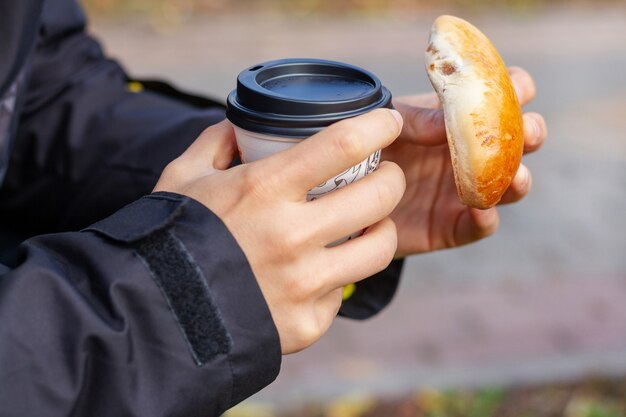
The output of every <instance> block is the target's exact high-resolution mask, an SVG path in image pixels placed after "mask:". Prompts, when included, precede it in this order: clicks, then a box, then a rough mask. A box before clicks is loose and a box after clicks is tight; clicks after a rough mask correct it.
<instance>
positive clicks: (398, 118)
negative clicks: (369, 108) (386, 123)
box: [391, 109, 404, 127]
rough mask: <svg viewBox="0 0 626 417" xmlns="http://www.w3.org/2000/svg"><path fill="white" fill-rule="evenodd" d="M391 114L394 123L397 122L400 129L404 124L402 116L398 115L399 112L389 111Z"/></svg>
mask: <svg viewBox="0 0 626 417" xmlns="http://www.w3.org/2000/svg"><path fill="white" fill-rule="evenodd" d="M391 114H392V115H393V117H394V118H395V119H396V122H398V126H400V127H402V125H403V124H404V121H403V120H402V116H401V115H400V112H399V111H398V110H396V109H391Z"/></svg>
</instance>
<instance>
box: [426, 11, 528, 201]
mask: <svg viewBox="0 0 626 417" xmlns="http://www.w3.org/2000/svg"><path fill="white" fill-rule="evenodd" d="M426 68H427V72H428V77H429V78H430V81H431V83H432V85H433V87H434V88H435V91H437V95H438V96H439V99H440V100H441V103H442V105H443V112H444V117H445V124H446V134H447V136H448V146H449V147H450V156H451V158H452V167H453V169H454V179H455V182H456V186H457V191H458V194H459V197H460V199H461V201H462V202H463V203H464V204H466V205H468V206H470V207H476V208H480V209H486V208H489V207H492V206H494V205H495V204H496V203H498V201H500V198H501V197H502V194H504V192H505V191H506V189H507V188H508V186H509V184H510V183H511V181H512V180H513V177H514V176H515V173H516V172H517V168H518V167H519V164H520V161H521V158H522V152H523V147H524V138H523V136H524V135H523V127H522V111H521V108H520V104H519V101H518V99H517V95H516V94H515V89H514V88H513V85H512V83H511V79H510V77H509V73H508V71H507V68H506V66H505V65H504V62H503V61H502V58H500V55H499V54H498V51H496V49H495V47H494V46H493V45H492V44H491V42H490V41H489V39H487V37H486V36H485V35H484V34H483V33H482V32H480V31H479V30H478V29H477V28H475V27H474V26H472V25H471V24H470V23H468V22H466V21H465V20H462V19H459V18H457V17H453V16H440V17H439V18H437V20H435V23H434V24H433V27H432V31H431V34H430V39H429V44H428V48H427V49H426Z"/></svg>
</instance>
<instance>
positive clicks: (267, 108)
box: [226, 58, 391, 244]
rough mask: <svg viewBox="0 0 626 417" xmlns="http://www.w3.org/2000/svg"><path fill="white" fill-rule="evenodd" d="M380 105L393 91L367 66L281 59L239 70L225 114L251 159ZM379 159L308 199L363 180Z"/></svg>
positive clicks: (371, 159)
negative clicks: (362, 67) (366, 68)
mask: <svg viewBox="0 0 626 417" xmlns="http://www.w3.org/2000/svg"><path fill="white" fill-rule="evenodd" d="M381 107H386V108H391V93H390V92H389V90H388V89H386V88H385V87H383V86H382V84H381V82H380V80H379V79H378V78H377V77H376V76H375V75H373V74H372V73H370V72H368V71H366V70H364V69H361V68H358V67H355V66H353V65H349V64H344V63H341V62H335V61H326V60H319V59H307V58H300V59H282V60H276V61H269V62H264V63H261V64H258V65H254V66H252V67H250V68H247V69H246V70H244V71H242V72H241V73H240V74H239V76H238V77H237V88H236V89H235V90H233V91H232V92H231V93H230V95H229V96H228V100H227V111H226V116H227V117H228V119H229V120H230V121H231V123H232V124H233V125H234V126H235V135H236V138H237V146H238V147H239V153H240V156H241V160H242V162H243V163H247V162H252V161H256V160H258V159H261V158H265V157H267V156H270V155H272V154H274V153H276V152H280V151H284V150H286V149H288V148H290V147H291V146H294V145H296V144H297V143H299V142H301V141H302V140H306V138H308V137H309V136H311V135H314V134H315V133H317V132H319V131H321V130H323V129H324V128H326V127H328V126H329V125H331V124H333V123H335V122H338V121H340V120H343V119H347V118H350V117H355V116H358V115H361V114H365V113H367V112H369V111H371V110H374V109H377V108H381ZM379 161H380V150H379V151H377V152H374V153H373V154H372V155H370V156H369V157H368V158H366V159H365V160H364V161H362V162H361V163H359V164H357V165H355V166H353V167H350V168H348V169H347V170H345V171H344V172H342V173H340V174H338V175H336V176H334V177H333V178H329V179H328V180H327V181H326V182H324V183H323V184H320V185H318V186H317V187H315V188H313V189H312V190H310V191H309V192H308V195H307V198H308V199H309V200H312V199H316V198H320V197H322V196H323V195H325V194H327V193H329V192H332V191H334V190H337V189H339V188H341V187H344V186H346V185H348V184H351V183H352V182H354V181H357V180H359V179H361V178H363V177H364V176H365V175H367V174H369V173H370V172H372V171H374V170H375V169H376V168H377V167H378V163H379ZM359 234H360V232H357V233H355V234H354V235H353V236H356V235H359ZM346 239H347V238H346ZM343 240H345V239H343ZM343 240H342V241H343ZM336 243H338V242H335V244H336Z"/></svg>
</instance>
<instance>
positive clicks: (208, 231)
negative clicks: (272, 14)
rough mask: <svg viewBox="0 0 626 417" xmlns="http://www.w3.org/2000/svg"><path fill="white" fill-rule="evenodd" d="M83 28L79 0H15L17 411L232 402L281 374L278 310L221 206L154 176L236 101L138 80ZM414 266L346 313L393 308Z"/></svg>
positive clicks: (2, 233)
mask: <svg viewBox="0 0 626 417" xmlns="http://www.w3.org/2000/svg"><path fill="white" fill-rule="evenodd" d="M84 28H85V19H84V16H83V14H82V11H81V10H80V8H79V7H78V6H77V5H76V4H75V3H74V0H46V1H43V0H19V1H15V0H0V102H1V101H3V100H4V102H5V104H6V103H8V101H7V100H6V98H7V97H9V95H8V93H9V92H10V91H11V89H13V91H14V92H16V94H15V98H16V100H14V102H12V103H13V105H12V106H11V110H10V112H7V111H5V116H6V115H7V114H8V115H9V116H8V118H6V117H5V119H6V120H9V123H8V125H7V126H6V128H5V131H2V130H1V129H0V178H1V177H3V178H2V180H1V181H2V187H1V188H0V259H2V262H1V263H0V416H1V417H8V416H20V417H23V416H151V417H158V416H211V415H218V414H220V413H222V412H223V411H224V410H226V409H228V408H229V407H232V406H233V405H234V404H236V403H237V402H239V401H241V400H243V399H244V398H246V397H248V396H250V395H252V394H253V393H255V392H256V391H258V390H260V389H261V388H263V387H264V386H265V385H267V384H269V383H270V382H271V381H272V380H273V379H274V378H275V377H276V375H277V373H278V371H279V368H280V359H281V356H280V346H279V340H278V335H277V332H276V328H275V327H274V324H273V322H272V319H271V316H270V314H269V310H268V308H267V305H266V304H265V301H264V299H263V297H262V294H261V292H260V290H259V288H258V286H257V284H256V280H255V278H254V276H253V274H252V271H251V269H250V266H249V264H248V262H247V260H246V258H245V256H244V254H243V252H242V251H241V249H240V248H239V246H238V245H237V242H236V241H235V240H234V239H233V237H232V235H231V234H230V233H229V231H228V230H227V228H226V227H225V226H224V224H223V223H222V222H221V221H220V219H219V218H218V217H217V216H215V215H214V214H213V213H211V212H210V211H209V210H208V209H207V208H206V207H204V206H203V205H201V204H200V203H198V202H196V201H194V200H192V199H190V198H187V197H184V196H180V195H176V194H170V193H156V194H151V195H148V194H149V193H150V190H151V189H152V188H153V186H154V184H155V183H156V180H157V179H158V177H159V174H160V172H161V170H162V169H163V167H164V166H165V165H166V164H167V163H168V162H169V161H171V160H172V159H174V158H175V157H176V156H178V155H179V154H180V153H182V152H183V150H184V149H185V148H186V147H187V146H188V145H189V144H190V143H191V142H192V141H193V140H194V139H195V138H196V137H197V136H198V134H199V133H200V132H201V131H202V130H203V129H204V128H205V127H206V126H207V125H210V124H213V123H215V122H217V121H219V120H221V119H223V117H224V110H223V107H222V106H221V105H220V104H218V103H215V102H212V101H211V100H208V99H205V98H201V97H196V96H193V95H188V94H183V93H180V92H178V91H176V90H174V89H172V88H171V87H169V86H167V85H165V84H162V83H158V82H144V83H143V86H144V90H143V91H141V92H131V91H129V89H128V87H127V86H128V82H129V81H130V80H129V78H128V76H127V75H126V74H125V72H124V71H123V70H122V68H121V67H120V66H119V65H118V64H117V63H115V62H114V61H111V60H108V59H106V58H105V57H104V56H103V53H102V51H101V48H100V46H99V45H98V43H97V42H96V41H95V40H94V39H93V38H92V37H90V36H89V35H87V34H86V33H85V31H84ZM0 104H1V103H0ZM5 110H6V109H5ZM5 124H6V123H5ZM1 127H2V125H1V124H0V128H1ZM32 236H36V237H32ZM26 237H30V238H29V239H27V240H26V241H25V242H24V243H22V244H21V245H20V246H19V248H17V249H15V247H14V246H15V245H14V242H17V241H18V240H22V238H26ZM401 266H402V263H401V262H394V263H393V264H392V265H391V266H390V267H389V268H388V269H387V270H385V271H383V272H382V273H380V274H377V275H376V276H374V277H371V278H368V279H367V280H365V281H364V282H362V283H361V284H359V285H358V286H357V289H356V291H355V293H354V295H353V296H352V297H351V298H350V299H349V300H348V301H346V302H345V303H344V305H343V306H342V309H341V314H343V315H347V316H350V317H353V318H367V317H369V316H371V315H373V314H375V313H376V312H378V311H379V310H380V309H381V308H382V307H384V306H385V305H386V304H387V303H388V302H389V301H390V299H391V297H392V296H393V293H394V292H395V289H396V286H397V283H398V277H399V274H400V269H401Z"/></svg>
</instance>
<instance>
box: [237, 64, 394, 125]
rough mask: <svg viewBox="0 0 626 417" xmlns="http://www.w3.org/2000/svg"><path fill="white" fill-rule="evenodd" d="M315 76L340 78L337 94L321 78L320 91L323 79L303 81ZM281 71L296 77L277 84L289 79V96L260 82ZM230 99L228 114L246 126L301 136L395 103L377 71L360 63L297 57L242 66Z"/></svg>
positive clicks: (278, 75) (267, 82) (279, 73)
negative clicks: (392, 101)
mask: <svg viewBox="0 0 626 417" xmlns="http://www.w3.org/2000/svg"><path fill="white" fill-rule="evenodd" d="M290 71H294V72H290ZM317 76H320V77H337V79H338V80H342V81H341V82H340V83H338V88H339V90H338V92H337V96H338V97H340V99H339V100H332V99H330V98H329V97H330V95H329V94H328V93H327V91H329V90H326V91H325V90H324V87H325V85H323V84H321V85H322V90H321V91H322V93H321V94H320V93H319V91H320V90H319V89H318V88H319V87H318V86H319V85H320V84H317V85H316V84H315V83H312V84H310V85H309V86H307V81H304V82H303V81H302V79H303V78H305V77H311V78H314V77H317ZM281 77H282V78H285V80H287V81H289V78H290V77H293V78H292V80H291V81H292V84H289V82H286V83H285V84H287V85H283V84H281V85H280V86H279V87H283V88H287V89H289V88H290V87H289V85H291V86H292V87H293V89H292V90H291V94H292V95H291V96H290V95H289V94H282V93H280V92H277V91H276V90H272V89H268V88H265V87H264V86H263V85H262V84H263V83H265V85H266V86H267V85H268V84H269V83H271V82H272V81H275V80H276V79H280V78H281ZM259 80H260V82H259ZM351 80H352V81H353V83H352V84H351ZM318 82H319V80H318ZM342 83H343V84H342ZM367 86H370V87H371V88H370V89H367ZM307 87H308V88H309V89H310V90H309V91H312V92H313V93H312V94H311V98H307V96H306V94H307ZM333 91H334V90H332V89H331V90H330V92H331V93H332V92H333ZM293 94H296V95H295V96H294V95H293ZM297 94H302V95H301V96H300V97H298V96H297ZM324 94H326V96H324ZM342 94H343V96H342ZM351 95H352V96H351ZM346 97H347V98H346ZM226 104H227V110H226V117H227V118H228V119H229V120H230V121H231V122H232V123H233V124H234V125H236V126H238V127H240V128H242V129H246V130H250V131H252V132H257V133H266V134H276V135H279V136H291V137H303V136H308V135H310V134H312V133H315V132H317V131H319V130H322V129H323V128H324V127H326V126H329V125H330V124H332V123H335V122H337V121H339V120H342V119H347V118H350V117H355V116H358V115H360V114H364V113H367V112H368V111H371V110H373V109H376V108H380V107H391V92H390V91H389V90H388V89H387V88H385V87H384V86H383V85H382V83H381V82H380V80H379V79H378V77H376V76H375V75H374V74H372V73H370V72H369V71H367V70H364V69H362V68H359V67H356V66H353V65H350V64H344V63H342V62H338V61H328V60H321V59H308V58H293V59H283V60H274V61H268V62H264V63H260V64H257V65H254V66H252V67H249V68H247V69H245V70H244V71H242V72H241V73H240V74H239V76H238V77H237V88H235V89H234V90H233V91H232V92H231V93H230V94H229V95H228V98H227V102H226Z"/></svg>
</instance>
